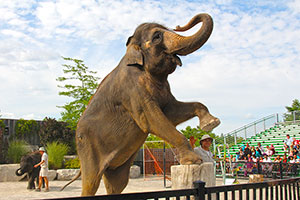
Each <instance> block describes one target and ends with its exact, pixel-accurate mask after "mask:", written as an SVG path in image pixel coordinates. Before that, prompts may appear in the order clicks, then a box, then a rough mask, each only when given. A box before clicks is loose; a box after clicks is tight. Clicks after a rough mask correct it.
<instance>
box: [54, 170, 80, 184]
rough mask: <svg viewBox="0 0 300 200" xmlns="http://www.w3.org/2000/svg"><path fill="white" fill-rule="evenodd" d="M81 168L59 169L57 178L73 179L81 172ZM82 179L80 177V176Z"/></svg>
mask: <svg viewBox="0 0 300 200" xmlns="http://www.w3.org/2000/svg"><path fill="white" fill-rule="evenodd" d="M79 171H80V169H58V170H57V171H56V172H57V180H65V181H66V180H71V179H72V178H73V177H74V176H76V175H77V174H78V173H79ZM78 179H80V177H79V178H78Z"/></svg>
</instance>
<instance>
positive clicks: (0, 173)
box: [0, 164, 26, 182]
mask: <svg viewBox="0 0 300 200" xmlns="http://www.w3.org/2000/svg"><path fill="white" fill-rule="evenodd" d="M19 168H20V164H7V165H0V182H9V181H20V180H21V179H22V178H24V176H26V174H24V175H23V176H17V175H16V170H17V169H19Z"/></svg>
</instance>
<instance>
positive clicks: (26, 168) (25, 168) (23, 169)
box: [16, 155, 34, 176]
mask: <svg viewBox="0 0 300 200" xmlns="http://www.w3.org/2000/svg"><path fill="white" fill-rule="evenodd" d="M33 168H34V161H33V159H32V157H31V156H28V155H25V156H23V157H22V158H21V162H20V168H19V169H17V170H16V175H17V176H22V175H23V174H25V173H27V172H31V171H32V170H33Z"/></svg>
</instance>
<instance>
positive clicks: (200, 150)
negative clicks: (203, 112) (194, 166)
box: [194, 134, 214, 162]
mask: <svg viewBox="0 0 300 200" xmlns="http://www.w3.org/2000/svg"><path fill="white" fill-rule="evenodd" d="M212 141H213V139H212V137H210V136H209V135H207V134H206V135H203V136H202V138H201V140H200V146H199V147H196V148H194V151H195V153H197V154H198V155H200V157H201V158H202V160H203V162H214V159H213V154H212V152H211V151H210V150H209V147H210V145H211V144H212Z"/></svg>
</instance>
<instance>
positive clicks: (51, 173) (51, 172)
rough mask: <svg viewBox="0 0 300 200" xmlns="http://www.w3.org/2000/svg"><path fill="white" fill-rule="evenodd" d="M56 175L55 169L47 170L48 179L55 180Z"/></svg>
mask: <svg viewBox="0 0 300 200" xmlns="http://www.w3.org/2000/svg"><path fill="white" fill-rule="evenodd" d="M56 177H57V172H56V170H48V179H49V181H53V180H55V179H56Z"/></svg>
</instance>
